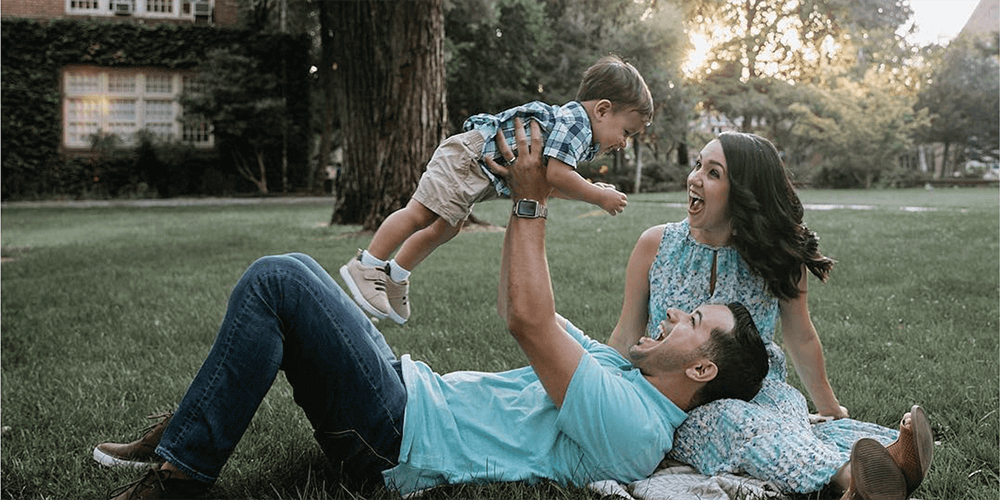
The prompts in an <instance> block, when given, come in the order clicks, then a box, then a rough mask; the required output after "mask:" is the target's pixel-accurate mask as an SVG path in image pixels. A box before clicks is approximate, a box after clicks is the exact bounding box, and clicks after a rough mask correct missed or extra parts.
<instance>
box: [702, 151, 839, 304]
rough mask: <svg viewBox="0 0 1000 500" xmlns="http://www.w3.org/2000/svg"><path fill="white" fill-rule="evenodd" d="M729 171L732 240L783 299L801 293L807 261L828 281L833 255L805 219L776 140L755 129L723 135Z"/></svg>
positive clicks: (813, 269)
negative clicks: (823, 249) (822, 250)
mask: <svg viewBox="0 0 1000 500" xmlns="http://www.w3.org/2000/svg"><path fill="white" fill-rule="evenodd" d="M719 142H720V143H721V144H722V151H723V153H724V154H725V156H726V166H727V167H728V171H729V216H730V218H731V220H732V226H733V237H732V245H733V247H735V248H736V250H737V251H739V252H740V255H741V256H742V257H743V260H745V261H746V262H747V264H748V265H749V266H750V270H752V271H753V272H755V273H757V274H759V275H761V276H763V277H764V279H765V281H766V282H767V287H768V290H769V291H770V292H771V293H772V294H774V295H775V296H776V297H778V298H779V299H793V298H796V297H798V296H799V287H798V283H799V280H800V279H801V278H802V265H803V264H804V265H805V266H806V268H807V269H809V272H811V273H813V274H814V275H815V276H816V277H817V278H819V279H820V280H822V281H826V279H827V277H828V276H829V275H830V270H831V269H833V262H834V261H833V259H831V258H829V257H826V256H824V255H823V254H822V253H820V251H819V237H818V236H816V233H814V232H813V231H810V230H809V228H808V227H806V225H805V224H803V223H802V213H803V211H802V202H801V201H799V197H798V195H797V194H796V193H795V187H794V186H793V185H792V181H791V179H790V178H789V177H788V174H787V172H786V171H785V165H784V164H783V163H782V161H781V158H780V157H779V156H778V150H777V149H775V147H774V145H773V144H771V142H770V141H768V140H767V139H764V138H763V137H760V136H757V135H754V134H745V133H738V132H725V133H723V134H720V135H719Z"/></svg>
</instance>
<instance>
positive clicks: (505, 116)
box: [462, 101, 600, 196]
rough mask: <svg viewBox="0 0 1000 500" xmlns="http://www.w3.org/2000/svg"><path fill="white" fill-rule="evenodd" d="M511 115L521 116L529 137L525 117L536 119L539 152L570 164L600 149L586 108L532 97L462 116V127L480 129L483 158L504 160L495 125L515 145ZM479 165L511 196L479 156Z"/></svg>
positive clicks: (513, 148)
mask: <svg viewBox="0 0 1000 500" xmlns="http://www.w3.org/2000/svg"><path fill="white" fill-rule="evenodd" d="M514 118H520V119H521V123H522V124H523V125H524V129H525V133H526V135H527V136H528V138H530V137H531V127H530V126H529V123H528V120H535V121H536V122H538V124H539V125H540V126H541V129H542V137H543V139H544V140H545V147H544V148H543V149H542V155H543V156H545V157H552V158H555V159H557V160H559V161H561V162H563V163H565V164H567V165H569V166H570V167H573V168H576V166H577V164H578V163H579V162H581V161H590V160H592V159H594V156H595V155H596V154H597V152H598V151H599V150H600V144H596V143H594V132H593V130H591V128H590V117H588V116H587V110H586V109H584V107H583V105H582V104H580V103H579V102H576V101H570V102H568V103H566V104H564V105H562V106H553V105H551V104H545V103H543V102H539V101H534V102H529V103H528V104H524V105H521V106H517V107H515V108H510V109H508V110H506V111H504V112H502V113H500V114H496V115H488V114H479V115H475V116H472V117H470V118H469V119H468V120H465V123H464V124H463V125H462V130H464V131H466V132H468V131H470V130H478V131H479V132H480V133H482V134H483V138H484V139H486V144H485V145H483V158H493V159H494V160H496V161H497V162H498V163H503V161H504V159H503V158H501V157H500V153H499V152H498V151H497V145H496V142H494V141H493V137H494V136H496V133H497V129H502V130H503V135H504V138H505V139H506V140H507V145H509V146H510V149H511V151H515V150H516V147H517V145H516V141H515V139H514ZM479 166H480V168H482V169H483V171H484V172H486V175H487V176H488V177H489V178H490V180H491V181H493V186H494V187H495V188H496V190H497V194H499V195H501V196H510V188H508V187H507V184H506V183H505V182H504V181H503V179H501V178H500V177H497V176H496V175H494V174H493V172H491V171H490V169H489V167H487V166H486V163H485V162H483V161H482V160H480V161H479Z"/></svg>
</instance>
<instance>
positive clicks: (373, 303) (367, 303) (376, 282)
mask: <svg viewBox="0 0 1000 500" xmlns="http://www.w3.org/2000/svg"><path fill="white" fill-rule="evenodd" d="M340 277H341V278H344V281H345V282H346V283H347V288H348V289H350V290H351V295H352V296H353V297H354V301H355V302H357V303H358V306H360V307H361V310H363V311H364V312H366V313H368V314H370V315H372V316H374V317H376V318H378V319H385V318H387V317H388V316H389V314H390V313H391V312H392V306H390V305H389V297H388V296H387V295H386V283H387V282H389V281H391V280H389V275H388V274H386V272H385V269H379V268H377V267H372V266H366V265H364V264H362V263H361V250H358V256H357V257H355V258H353V259H351V260H350V262H348V263H347V264H344V265H343V266H341V268H340Z"/></svg>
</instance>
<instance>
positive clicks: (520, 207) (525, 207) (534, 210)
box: [510, 199, 549, 219]
mask: <svg viewBox="0 0 1000 500" xmlns="http://www.w3.org/2000/svg"><path fill="white" fill-rule="evenodd" d="M510 213H511V215H513V216H516V217H521V218H524V219H538V218H541V219H545V218H548V215H549V208H548V207H546V206H545V205H543V204H541V203H540V202H538V200H529V199H520V200H517V201H515V202H514V207H513V208H512V209H511V211H510Z"/></svg>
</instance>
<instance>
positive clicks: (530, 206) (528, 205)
mask: <svg viewBox="0 0 1000 500" xmlns="http://www.w3.org/2000/svg"><path fill="white" fill-rule="evenodd" d="M537 207H538V203H537V202H533V201H528V200H521V201H519V202H517V215H519V216H522V217H523V216H533V215H535V210H536V208H537Z"/></svg>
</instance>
